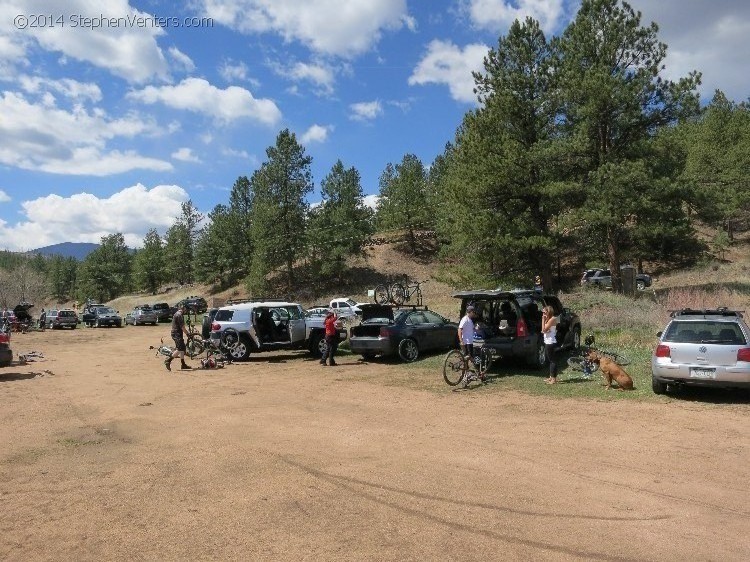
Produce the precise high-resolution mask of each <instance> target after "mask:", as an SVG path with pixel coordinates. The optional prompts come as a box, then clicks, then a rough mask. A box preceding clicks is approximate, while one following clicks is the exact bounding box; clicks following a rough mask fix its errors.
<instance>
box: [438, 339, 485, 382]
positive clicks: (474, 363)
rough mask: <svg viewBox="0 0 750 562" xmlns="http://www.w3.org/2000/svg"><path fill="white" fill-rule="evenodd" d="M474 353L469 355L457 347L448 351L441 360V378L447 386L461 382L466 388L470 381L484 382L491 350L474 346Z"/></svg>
mask: <svg viewBox="0 0 750 562" xmlns="http://www.w3.org/2000/svg"><path fill="white" fill-rule="evenodd" d="M474 353H475V354H474V357H469V356H468V355H464V354H463V353H462V352H461V350H459V349H452V350H451V351H449V352H448V354H447V355H446V356H445V360H444V361H443V380H444V381H445V382H446V383H447V384H448V385H449V386H456V385H458V384H460V383H461V382H463V383H464V388H466V387H467V386H469V383H471V382H472V381H480V382H482V383H484V382H485V380H486V375H487V372H488V371H489V370H490V367H491V366H492V358H493V355H492V350H491V349H489V348H487V347H484V346H481V347H479V349H477V348H475V349H474Z"/></svg>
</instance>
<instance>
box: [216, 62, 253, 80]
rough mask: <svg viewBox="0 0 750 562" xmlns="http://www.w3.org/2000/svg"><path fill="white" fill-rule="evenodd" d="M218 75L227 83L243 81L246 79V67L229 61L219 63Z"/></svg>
mask: <svg viewBox="0 0 750 562" xmlns="http://www.w3.org/2000/svg"><path fill="white" fill-rule="evenodd" d="M219 74H220V75H221V77H222V78H223V79H224V80H226V81H227V82H237V81H245V80H247V77H248V75H247V65H246V64H245V63H244V62H242V61H240V62H238V63H235V62H233V61H231V60H226V61H224V62H223V63H221V66H220V67H219Z"/></svg>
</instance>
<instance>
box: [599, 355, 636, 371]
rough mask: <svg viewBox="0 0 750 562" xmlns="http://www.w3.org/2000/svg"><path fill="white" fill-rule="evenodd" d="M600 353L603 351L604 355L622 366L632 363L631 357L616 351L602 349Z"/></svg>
mask: <svg viewBox="0 0 750 562" xmlns="http://www.w3.org/2000/svg"><path fill="white" fill-rule="evenodd" d="M599 353H601V354H602V355H606V356H607V357H609V358H610V359H611V360H612V361H614V362H615V363H617V364H618V365H620V366H621V367H624V366H626V365H630V359H629V358H627V357H626V356H625V355H622V354H620V353H615V352H614V351H600V352H599Z"/></svg>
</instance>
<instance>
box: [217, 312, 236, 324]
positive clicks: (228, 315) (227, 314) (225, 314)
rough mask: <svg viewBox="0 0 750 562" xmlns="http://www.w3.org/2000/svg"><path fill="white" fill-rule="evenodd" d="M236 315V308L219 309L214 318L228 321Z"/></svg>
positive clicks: (219, 320) (218, 320)
mask: <svg viewBox="0 0 750 562" xmlns="http://www.w3.org/2000/svg"><path fill="white" fill-rule="evenodd" d="M233 316H234V310H217V311H216V316H215V317H214V320H216V321H217V322H228V321H229V320H231V319H232V317H233Z"/></svg>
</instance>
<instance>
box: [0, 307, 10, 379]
mask: <svg viewBox="0 0 750 562" xmlns="http://www.w3.org/2000/svg"><path fill="white" fill-rule="evenodd" d="M6 318H7V317H6ZM12 362H13V350H12V349H11V348H10V322H8V321H6V320H5V319H0V367H8V366H9V365H10V364H11V363H12Z"/></svg>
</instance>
